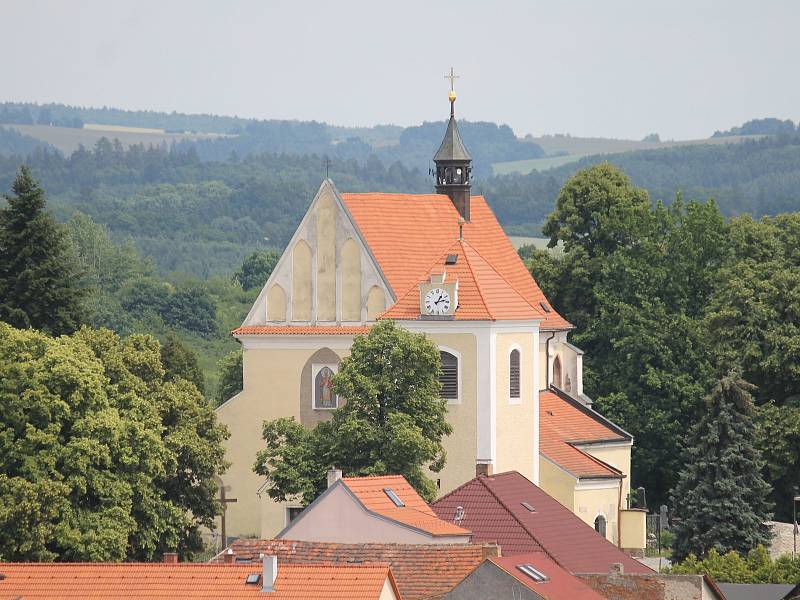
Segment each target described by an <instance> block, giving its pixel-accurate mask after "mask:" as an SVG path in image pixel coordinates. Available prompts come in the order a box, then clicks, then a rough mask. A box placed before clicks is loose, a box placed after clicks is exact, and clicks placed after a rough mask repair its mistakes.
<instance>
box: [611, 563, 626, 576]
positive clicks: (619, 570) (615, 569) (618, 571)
mask: <svg viewBox="0 0 800 600" xmlns="http://www.w3.org/2000/svg"><path fill="white" fill-rule="evenodd" d="M624 572H625V569H624V567H623V566H622V563H611V568H610V569H609V573H611V574H612V575H622V574H623V573H624Z"/></svg>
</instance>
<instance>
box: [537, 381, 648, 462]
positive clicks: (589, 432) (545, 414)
mask: <svg viewBox="0 0 800 600" xmlns="http://www.w3.org/2000/svg"><path fill="white" fill-rule="evenodd" d="M539 436H540V437H539V451H540V452H541V453H542V454H543V455H544V456H545V457H547V458H548V459H549V460H550V461H552V462H554V463H556V464H557V465H558V466H560V467H561V468H562V469H564V470H566V471H568V472H569V473H571V474H572V475H574V476H575V477H578V478H580V477H586V478H619V477H622V473H621V472H620V471H619V470H618V469H615V468H614V467H612V466H611V465H609V464H606V463H605V462H603V461H601V460H599V459H597V458H595V457H594V456H591V455H590V454H589V453H588V452H584V451H583V450H581V449H580V448H579V447H576V445H578V444H591V443H598V442H626V441H631V440H632V439H633V438H632V437H631V436H630V434H628V433H626V432H625V431H623V430H622V429H620V428H619V427H617V426H616V425H614V424H613V423H612V422H611V421H609V420H607V419H606V418H605V417H603V416H602V415H600V414H599V413H597V412H595V411H594V410H592V409H591V408H589V407H587V406H584V405H583V404H581V403H580V402H578V401H577V400H575V399H574V398H571V397H570V396H568V395H567V394H565V393H563V392H560V391H559V390H556V389H555V388H552V389H550V390H546V391H543V392H540V393H539Z"/></svg>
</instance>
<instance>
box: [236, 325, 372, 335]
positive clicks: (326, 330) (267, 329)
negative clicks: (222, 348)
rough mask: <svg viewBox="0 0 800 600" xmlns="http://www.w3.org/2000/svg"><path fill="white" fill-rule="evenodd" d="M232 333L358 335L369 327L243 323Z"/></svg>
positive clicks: (366, 331) (365, 331)
mask: <svg viewBox="0 0 800 600" xmlns="http://www.w3.org/2000/svg"><path fill="white" fill-rule="evenodd" d="M232 333H233V335H358V334H362V333H369V327H330V326H317V325H244V326H242V327H238V328H237V329H234V330H233V332H232Z"/></svg>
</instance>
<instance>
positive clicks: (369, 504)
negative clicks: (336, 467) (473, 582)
mask: <svg viewBox="0 0 800 600" xmlns="http://www.w3.org/2000/svg"><path fill="white" fill-rule="evenodd" d="M341 481H342V483H343V484H344V485H345V486H347V489H349V490H350V492H352V494H353V495H354V496H355V497H356V498H357V499H358V500H359V502H361V504H363V505H364V508H366V509H367V510H368V511H370V512H373V513H375V514H378V515H381V516H383V517H386V518H388V519H392V520H393V521H397V522H398V523H402V524H404V525H409V526H411V527H415V528H416V529H420V530H422V531H424V532H426V533H428V534H430V535H433V536H444V535H461V536H463V535H470V532H469V531H468V530H466V529H463V528H461V527H459V526H458V525H456V524H454V523H451V522H449V521H443V520H441V519H440V518H439V517H437V516H436V513H435V512H433V509H431V507H430V506H428V503H427V502H425V500H423V499H422V497H421V496H420V495H419V494H418V493H417V491H416V490H415V489H414V488H413V487H412V486H411V484H409V483H408V481H406V479H405V477H403V476H402V475H384V476H372V477H343V478H342V480H341ZM387 488H388V489H391V490H392V491H393V492H394V493H395V494H396V495H397V496H398V498H400V500H402V501H403V503H404V504H405V506H403V507H398V506H396V505H395V503H394V502H392V500H391V499H390V498H389V496H388V495H387V494H386V492H385V491H384V490H385V489H387Z"/></svg>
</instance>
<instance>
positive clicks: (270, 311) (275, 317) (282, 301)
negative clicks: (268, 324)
mask: <svg viewBox="0 0 800 600" xmlns="http://www.w3.org/2000/svg"><path fill="white" fill-rule="evenodd" d="M267 321H286V292H284V291H283V288H282V287H281V286H279V285H278V284H277V283H276V284H274V285H273V286H272V287H271V288H269V291H268V292H267Z"/></svg>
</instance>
